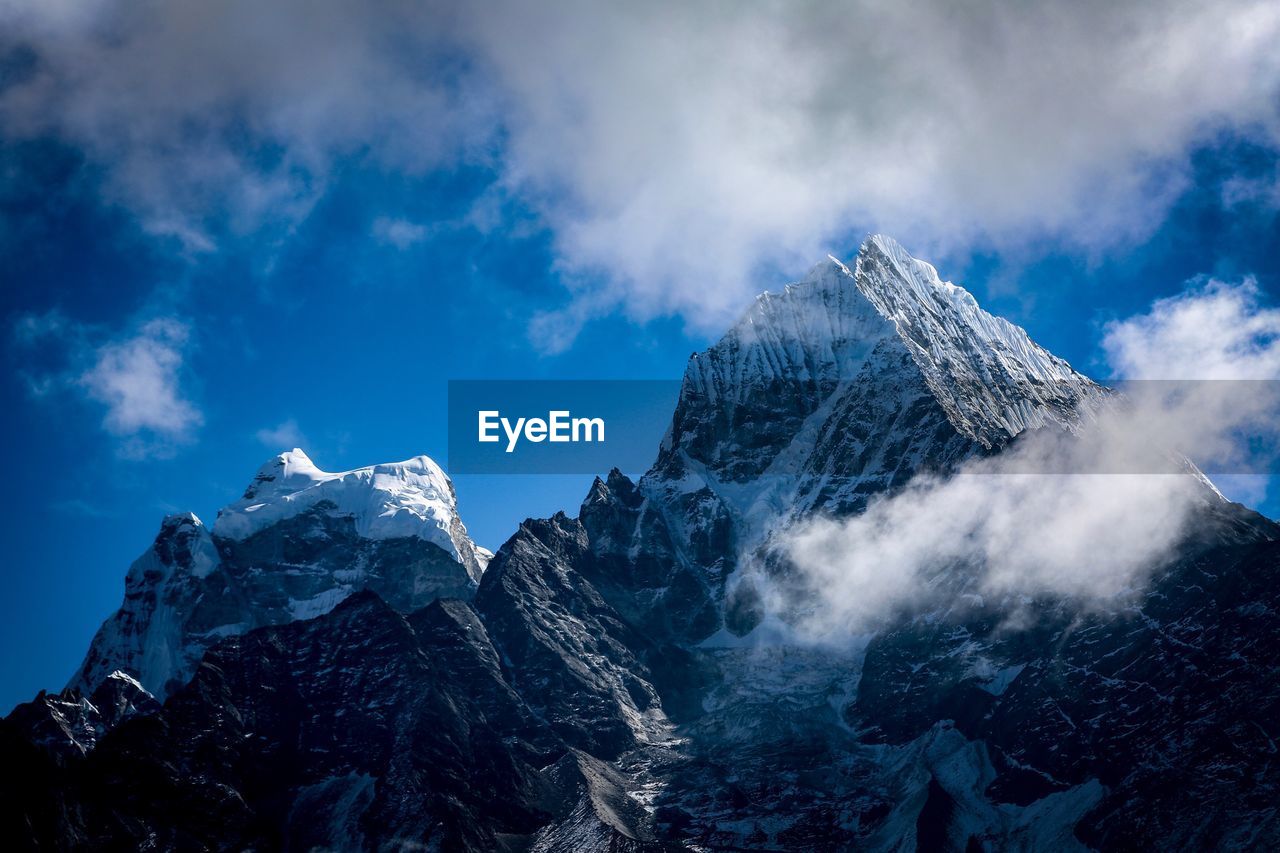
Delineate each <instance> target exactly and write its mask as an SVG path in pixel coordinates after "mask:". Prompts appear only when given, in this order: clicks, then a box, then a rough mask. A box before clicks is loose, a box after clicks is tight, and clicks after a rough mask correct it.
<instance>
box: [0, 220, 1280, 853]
mask: <svg viewBox="0 0 1280 853" xmlns="http://www.w3.org/2000/svg"><path fill="white" fill-rule="evenodd" d="M1109 396H1110V392H1109V391H1108V390H1107V389H1104V388H1102V387H1101V386H1098V385H1096V384H1095V383H1093V382H1092V381H1090V380H1089V379H1087V378H1086V377H1084V376H1082V375H1081V374H1079V373H1076V372H1075V371H1073V370H1072V369H1071V368H1070V366H1069V365H1067V364H1066V363H1065V362H1063V361H1062V360H1060V359H1058V358H1056V357H1054V356H1052V355H1051V354H1049V353H1047V352H1046V351H1044V350H1043V349H1041V348H1040V347H1038V346H1037V345H1035V344H1034V343H1033V342H1032V341H1031V340H1030V339H1029V338H1028V337H1027V335H1026V333H1025V332H1023V331H1022V330H1021V329H1018V328H1017V327H1015V326H1012V325H1011V324H1009V323H1006V322H1005V321H1003V320H1000V319H998V318H995V317H992V316H991V315H989V314H986V313H985V312H983V311H982V310H981V309H980V308H978V306H977V304H976V303H975V302H974V300H973V298H972V297H971V296H970V295H969V294H968V293H967V292H965V291H964V290H963V289H961V288H959V287H956V286H954V285H951V284H949V283H945V282H942V281H940V280H939V279H938V277H937V274H936V272H934V270H933V268H932V267H930V266H929V265H928V264H925V263H923V262H921V261H918V260H915V259H914V258H911V257H910V256H909V255H907V254H906V252H905V251H903V250H902V248H901V247H899V246H897V244H895V243H893V242H892V241H890V240H887V239H885V238H880V237H875V238H871V239H870V240H868V241H867V242H866V243H865V244H864V245H863V247H862V249H861V251H860V252H859V255H858V257H857V259H856V260H855V261H854V262H853V263H852V264H850V265H845V264H841V263H839V262H836V261H834V260H832V261H831V262H829V263H826V262H824V263H823V264H820V265H819V266H818V267H816V268H815V269H814V270H813V271H812V272H811V273H810V274H809V276H808V277H807V278H806V279H805V280H804V281H802V282H800V283H798V284H795V285H792V286H790V287H788V288H787V289H786V290H785V291H783V292H782V293H780V294H765V295H763V296H761V297H760V298H759V299H758V300H757V302H756V304H755V305H754V306H753V307H752V308H751V309H750V310H749V311H748V313H747V314H746V315H745V316H744V317H743V319H742V320H741V321H740V322H739V323H738V324H737V325H736V326H735V327H734V328H733V329H732V330H730V331H729V333H728V334H726V335H725V337H724V339H723V340H721V341H720V342H719V343H717V344H716V345H715V346H713V347H711V348H710V349H708V350H707V351H706V352H704V353H700V354H698V355H695V356H694V357H693V358H692V359H691V360H690V363H689V366H688V369H687V372H686V375H685V379H684V386H683V390H682V393H681V397H680V401H679V404H678V407H677V409H676V411H675V412H674V414H673V418H672V425H671V428H670V430H669V432H668V434H667V436H666V438H665V439H664V441H663V443H662V446H661V448H660V449H659V451H658V456H657V461H656V463H655V465H654V467H653V468H652V469H651V470H650V471H649V472H648V473H647V474H646V475H644V476H643V477H642V478H641V479H640V481H639V482H633V481H632V480H631V479H629V478H628V477H626V476H625V475H623V474H622V473H621V472H619V471H616V470H615V471H613V472H611V473H609V474H608V476H607V477H606V478H605V479H598V480H596V481H595V483H593V485H592V486H591V488H590V490H589V492H588V494H587V496H586V498H585V500H584V501H583V504H582V506H581V508H580V510H579V513H578V516H577V518H571V517H569V516H567V515H565V514H564V513H560V514H557V515H556V516H554V517H553V518H550V519H541V520H535V519H531V520H528V521H526V522H525V523H523V524H522V525H521V526H520V528H519V530H517V531H516V533H515V534H514V535H513V536H512V537H511V538H510V539H509V540H508V541H507V543H506V544H505V545H504V546H503V547H502V548H501V549H500V550H499V551H498V553H497V554H496V555H494V556H493V557H492V562H491V563H489V564H488V568H487V569H485V568H484V564H485V562H486V558H487V557H488V555H487V553H486V552H483V551H482V550H481V549H477V548H475V546H473V545H472V544H471V543H470V542H469V540H467V539H466V537H465V529H464V528H462V526H461V522H459V521H458V520H457V515H456V511H455V508H454V505H453V499H452V490H451V488H448V486H447V479H444V476H443V474H442V473H438V471H439V469H437V468H435V467H434V465H433V464H427V463H429V460H426V461H425V462H424V461H423V460H422V459H421V458H420V459H418V460H410V461H409V462H407V463H401V464H399V465H392V466H375V467H374V468H369V469H360V470H359V471H356V472H346V473H344V474H326V473H324V472H320V471H318V469H315V467H314V465H311V463H310V460H307V459H306V458H305V456H299V455H295V454H298V453H299V452H297V451H295V452H294V454H284V455H283V456H282V457H280V458H279V459H277V460H274V461H273V462H272V463H268V465H267V466H265V467H264V468H263V470H262V471H260V472H259V475H258V477H257V478H256V479H255V481H254V483H253V484H252V485H251V486H250V488H249V489H248V490H247V491H246V493H245V496H244V498H243V499H242V500H241V501H239V502H237V503H236V504H233V505H232V506H231V507H228V508H227V509H226V510H225V511H224V513H223V514H222V515H221V516H220V518H219V522H218V524H217V525H216V526H215V528H214V530H213V531H212V532H210V531H208V530H206V529H205V528H204V526H203V525H201V524H200V523H199V521H198V520H196V519H194V517H190V516H179V517H172V518H170V519H167V520H166V522H165V525H164V527H163V528H162V530H161V535H160V536H159V537H158V538H157V540H156V543H155V544H154V545H153V546H152V548H151V549H150V550H149V551H148V552H147V553H146V554H145V555H144V556H143V557H142V558H140V559H139V561H138V563H136V564H135V566H134V568H133V569H132V570H131V571H130V575H129V580H128V581H127V585H126V600H125V604H124V606H123V607H122V608H121V610H120V612H119V613H118V614H117V615H116V616H114V617H113V618H112V619H111V620H108V623H107V624H106V625H104V627H103V630H102V632H100V634H99V637H98V638H97V639H96V640H95V643H94V646H93V648H92V649H91V650H90V654H89V657H88V659H87V660H86V663H85V667H84V668H83V670H82V672H81V674H80V675H79V676H78V681H77V682H76V683H77V684H80V683H83V684H96V683H98V682H101V683H103V687H102V688H99V692H94V693H92V695H90V696H89V698H88V699H85V698H84V696H85V695H86V694H85V693H84V692H83V691H80V690H77V689H69V690H67V691H64V692H63V693H62V694H59V695H57V696H47V695H42V696H41V697H38V698H37V700H36V701H35V702H33V703H29V704H28V705H25V706H22V707H21V708H19V709H18V710H16V711H15V712H14V714H13V715H11V717H10V718H9V719H8V720H5V721H3V722H0V761H2V762H3V766H5V767H6V768H9V769H8V772H7V773H6V774H0V779H3V784H4V785H5V787H4V788H3V789H0V820H3V821H4V825H5V826H12V827H18V830H17V832H16V834H15V837H17V838H18V839H19V841H20V842H26V843H27V844H28V845H29V846H43V847H48V848H56V847H61V848H70V847H88V848H94V847H97V848H103V849H116V848H121V847H125V848H135V847H139V846H149V847H151V848H158V849H188V848H190V849H225V850H232V849H236V850H238V849H248V848H252V849H258V850H274V849H282V850H283V849H313V848H321V849H388V848H403V847H422V848H424V849H429V850H454V849H466V850H513V851H514V850H533V851H571V850H572V851H579V850H588V851H592V850H594V851H666V850H709V849H742V850H751V849H761V850H796V851H801V850H803V851H810V850H853V849H856V850H886V851H888V850H894V851H900V850H911V849H915V850H924V851H933V850H964V851H970V850H1004V849H1021V850H1053V851H1058V850H1082V849H1090V848H1095V849H1202V848H1209V849H1236V848H1257V849H1270V848H1274V847H1277V846H1280V823H1278V821H1277V817H1276V812H1275V808H1274V802H1275V796H1276V792H1277V787H1278V786H1280V773H1278V771H1277V765H1276V764H1275V762H1274V757H1275V744H1274V739H1275V738H1276V736H1277V733H1276V732H1275V731H1274V730H1273V727H1271V724H1270V722H1269V721H1271V720H1273V719H1276V718H1277V716H1278V714H1280V707H1278V704H1280V672H1277V670H1276V664H1275V661H1277V660H1280V640H1278V639H1277V638H1280V583H1278V582H1277V581H1280V528H1277V527H1276V525H1274V524H1272V523H1271V522H1269V521H1267V520H1266V519H1263V518H1261V517H1260V516H1258V515H1257V514H1255V513H1251V512H1249V511H1248V510H1246V509H1244V508H1243V507H1239V506H1237V505H1233V504H1229V503H1228V502H1226V501H1225V499H1222V498H1221V496H1220V495H1217V493H1216V492H1214V491H1212V489H1211V488H1210V487H1208V486H1207V481H1206V485H1205V501H1204V502H1203V506H1202V507H1201V508H1200V510H1199V511H1198V514H1197V515H1196V516H1195V523H1194V525H1193V529H1192V530H1191V531H1190V532H1189V535H1188V536H1187V538H1186V540H1185V541H1184V542H1183V544H1182V545H1181V547H1180V548H1179V549H1177V551H1176V553H1174V554H1173V555H1172V556H1171V558H1170V559H1168V560H1167V562H1166V563H1165V564H1164V565H1162V566H1161V567H1160V568H1159V570H1158V571H1156V572H1155V574H1154V575H1153V577H1152V579H1151V581H1150V583H1149V584H1148V585H1147V586H1146V587H1144V588H1143V589H1141V590H1137V591H1135V593H1134V595H1132V596H1130V597H1129V598H1126V599H1124V600H1123V601H1117V603H1116V604H1115V606H1114V607H1112V608H1111V609H1110V610H1108V609H1107V608H1105V607H1092V608H1087V609H1086V608H1081V607H1079V606H1078V605H1074V604H1072V603H1071V602H1070V601H1068V600H1064V599H1055V598H1052V597H1049V596H1044V597H1042V598H1039V599H1032V598H1030V597H1026V596H1023V597H1018V598H1017V600H1012V599H1011V598H1010V597H1006V598H997V597H994V596H990V595H987V596H984V595H982V594H981V593H982V590H981V589H980V588H979V587H978V585H977V579H978V578H979V577H980V575H979V574H978V572H977V569H978V568H980V567H976V566H973V565H968V564H956V565H945V566H940V567H938V568H937V570H936V573H935V574H934V575H931V576H930V577H928V578H927V580H928V583H929V584H930V585H931V587H932V588H933V589H934V590H936V591H937V592H938V593H939V594H938V595H936V596H934V597H933V598H931V599H930V601H929V602H928V603H927V604H920V605H918V606H917V605H911V606H907V607H904V608H903V609H902V610H901V612H895V613H893V614H886V618H885V619H884V620H883V622H882V624H881V625H879V626H878V627H877V628H875V629H874V630H869V631H868V633H866V634H865V635H859V636H857V637H853V638H851V639H849V640H847V641H844V642H840V643H814V642H806V641H803V640H802V639H800V638H799V635H797V634H795V633H788V632H786V631H785V630H780V629H779V620H782V619H785V617H786V616H787V614H786V613H783V614H779V613H777V612H773V613H770V612H769V607H770V604H769V602H768V601H766V600H765V597H764V593H763V592H761V591H759V590H755V589H753V588H752V587H751V586H750V585H748V584H746V583H744V582H741V581H742V577H743V574H742V570H743V568H744V566H747V565H757V566H758V565H760V564H763V565H764V567H765V569H766V570H768V571H769V572H771V573H772V574H771V577H772V579H773V580H774V581H775V582H776V583H778V584H786V583H788V581H789V576H788V574H787V571H786V566H785V565H774V564H773V563H770V562H769V561H770V560H771V559H773V557H771V553H772V552H771V551H770V544H771V541H772V537H774V536H776V535H777V533H778V531H779V530H784V529H786V527H787V526H788V525H791V524H794V523H796V522H798V521H802V520H804V519H807V518H810V517H812V516H813V515H815V514H825V515H830V516H833V517H836V518H842V517H849V516H852V515H855V514H857V513H861V512H863V511H864V509H865V508H866V506H867V503H868V501H870V500H873V499H875V498H876V497H877V496H880V495H885V494H889V493H892V492H894V491H895V490H897V489H899V488H901V487H902V486H903V485H905V484H906V483H907V482H909V481H910V480H911V478H913V477H915V476H917V475H919V474H921V473H925V472H927V473H930V474H933V475H936V476H939V477H946V476H947V475H949V474H950V473H951V472H953V471H955V469H956V468H957V467H958V466H959V465H961V464H963V463H965V462H966V461H968V460H972V459H974V458H976V457H983V456H991V455H996V454H1000V453H1002V452H1006V451H1007V448H1008V447H1009V445H1010V443H1011V442H1014V441H1015V440H1016V439H1017V438H1018V437H1019V436H1022V435H1025V434H1027V433H1028V432H1030V431H1035V430H1045V429H1047V430H1065V431H1067V432H1070V433H1073V434H1075V433H1078V432H1079V430H1080V425H1081V422H1082V419H1085V418H1087V417H1088V416H1089V413H1090V412H1091V411H1094V410H1095V409H1096V408H1097V407H1099V406H1103V405H1106V404H1107V400H1108V398H1109ZM1082 440H1083V439H1082ZM838 556H839V555H834V554H833V555H832V557H833V559H836V558H837V557H838ZM894 569H895V567H894V566H891V565H888V566H885V567H884V571H886V572H892V571H894ZM482 570H483V573H482ZM810 592H812V594H813V595H815V596H821V595H822V590H812V591H810ZM804 603H805V602H804V601H800V602H798V603H797V602H791V604H792V606H796V607H802V606H803V605H804ZM810 603H812V602H810ZM766 615H768V616H769V617H770V618H766ZM114 669H123V670H125V671H126V672H129V673H134V674H136V675H137V676H138V677H139V681H140V682H141V684H138V683H136V682H134V681H132V680H130V679H127V678H125V676H123V675H113V676H111V678H106V675H107V673H109V672H111V671H112V670H114ZM104 679H105V681H104ZM143 687H146V688H148V689H151V690H153V692H156V691H158V694H157V695H167V697H168V698H167V700H166V702H165V704H164V707H163V708H159V707H157V706H156V705H155V704H154V703H152V702H150V701H149V696H148V694H146V693H145V691H143V690H142V688H143ZM103 691H105V692H103ZM100 693H101V695H100ZM112 709H115V710H112ZM18 780H21V782H22V784H18V783H17V782H18Z"/></svg>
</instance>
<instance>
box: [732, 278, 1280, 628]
mask: <svg viewBox="0 0 1280 853" xmlns="http://www.w3.org/2000/svg"><path fill="white" fill-rule="evenodd" d="M1277 328H1278V326H1277V314H1276V312H1275V311H1274V309H1269V308H1266V307H1264V306H1262V305H1260V304H1259V303H1258V300H1257V293H1256V290H1255V288H1254V287H1253V286H1252V284H1251V283H1248V282H1246V283H1244V284H1239V285H1235V286H1231V285H1226V284H1222V283H1211V284H1209V285H1207V286H1203V287H1199V288H1195V289H1192V290H1189V291H1188V292H1186V293H1185V294H1183V295H1181V296H1178V297H1175V298H1172V299H1165V300H1160V301H1158V302H1156V303H1155V304H1154V305H1153V306H1152V308H1151V310H1150V311H1149V312H1148V313H1146V314H1143V315H1140V316H1137V317H1133V318H1130V319H1127V320H1125V321H1122V322H1118V323H1114V324H1112V325H1111V326H1109V327H1108V329H1107V331H1106V337H1105V340H1104V348H1105V350H1106V352H1107V353H1108V354H1109V356H1110V357H1111V358H1112V359H1113V361H1112V364H1113V366H1114V367H1115V368H1116V369H1117V371H1118V372H1119V373H1121V374H1122V375H1132V376H1136V377H1140V378H1160V379H1198V378H1202V377H1203V378H1208V379H1211V380H1220V379H1227V378H1239V377H1244V378H1247V379H1250V380H1257V381H1247V382H1240V381H1197V382H1139V383H1136V384H1133V385H1130V386H1127V387H1126V400H1125V402H1124V404H1123V405H1117V406H1109V407H1106V408H1105V409H1104V410H1102V411H1101V412H1099V413H1098V416H1097V417H1096V418H1093V419H1091V423H1090V426H1089V428H1088V429H1087V431H1086V432H1085V433H1084V434H1083V436H1082V437H1081V438H1079V439H1077V438H1076V437H1073V436H1070V435H1069V434H1066V433H1063V432H1060V431H1057V430H1041V431H1039V432H1037V433H1033V434H1031V435H1028V436H1024V437H1023V438H1022V440H1020V441H1019V442H1018V443H1017V444H1015V445H1013V446H1012V448H1011V449H1009V450H1006V451H1005V452H1004V453H1002V454H1000V455H998V456H996V457H993V458H990V459H983V460H978V461H975V462H973V463H970V464H968V465H967V466H965V467H964V468H962V470H961V472H960V473H959V474H958V475H956V476H954V477H951V478H949V479H937V478H933V477H922V478H917V480H915V481H914V482H912V483H911V484H909V485H908V486H907V487H906V488H905V489H903V490H902V491H901V492H899V493H897V494H895V495H893V496H889V497H885V498H882V499H879V500H877V501H874V502H873V503H872V504H871V505H870V506H869V507H868V509H867V510H866V512H865V513H863V514H862V515H859V516H856V517H853V518H849V519H842V520H834V519H817V520H814V521H812V522H810V523H807V524H803V525H801V526H799V527H797V528H795V529H794V530H791V531H790V532H788V533H786V534H785V535H783V536H782V537H781V539H780V542H779V547H780V548H781V549H782V552H783V553H784V554H785V555H786V556H787V557H788V558H789V559H790V561H791V563H792V564H793V565H794V566H795V567H796V568H797V569H798V571H799V576H800V578H801V579H802V580H803V581H806V582H807V583H806V584H805V585H804V586H803V587H802V589H805V590H810V591H820V592H821V594H820V595H819V596H816V600H817V601H818V604H817V605H816V609H814V610H811V611H810V613H809V616H808V617H807V618H806V621H805V624H804V626H803V627H804V628H806V629H807V630H808V631H810V632H812V633H814V634H816V635H822V636H828V635H830V634H832V633H841V632H844V631H855V632H856V631H860V630H865V629H867V628H869V627H872V626H874V625H875V624H876V623H877V622H878V621H879V620H880V619H882V618H884V617H885V616H886V615H887V614H889V613H892V612H893V611H894V610H895V609H897V608H900V607H906V606H919V605H931V606H946V604H947V602H948V601H950V600H953V599H951V598H950V596H953V595H954V593H955V590H954V588H952V587H949V586H948V584H949V583H950V582H951V581H952V580H954V578H955V577H956V576H957V573H961V574H963V573H965V572H972V573H973V574H972V577H973V582H972V585H971V587H970V588H969V591H971V592H975V593H978V594H982V595H995V596H1008V597H1010V598H1011V600H1012V601H1015V602H1016V601H1018V600H1020V599H1021V598H1022V597H1025V596H1041V595H1049V596H1055V597H1063V598H1067V599H1070V600H1073V601H1075V602H1077V603H1078V604H1079V605H1081V606H1085V607H1108V606H1114V605H1116V604H1117V603H1118V602H1119V601H1122V600H1123V599H1124V597H1125V596H1126V595H1129V594H1132V593H1133V592H1135V591H1139V590H1141V589H1142V588H1143V586H1144V584H1145V583H1146V581H1147V580H1148V578H1149V576H1150V573H1151V572H1152V571H1153V570H1155V569H1156V568H1157V567H1158V566H1159V565H1160V564H1161V563H1162V561H1164V560H1165V559H1167V558H1168V557H1169V556H1170V554H1172V553H1173V551H1174V549H1176V548H1177V546H1178V545H1179V544H1180V543H1181V542H1182V541H1183V539H1184V537H1185V536H1186V534H1187V533H1188V531H1189V525H1191V524H1192V523H1194V521H1195V519H1196V518H1197V517H1198V513H1199V511H1200V510H1201V508H1203V507H1204V506H1205V505H1206V502H1209V503H1212V501H1213V500H1214V499H1213V492H1212V490H1211V487H1210V486H1209V485H1208V484H1207V482H1206V481H1204V480H1202V479H1201V477H1200V475H1198V474H1193V473H1181V474H1179V473H1159V472H1160V471H1166V472H1169V471H1177V470H1178V469H1179V468H1180V466H1181V464H1182V463H1181V462H1180V461H1179V460H1180V459H1181V458H1182V457H1181V456H1179V455H1178V454H1179V452H1186V453H1187V454H1189V455H1191V456H1193V457H1194V458H1195V459H1196V460H1197V461H1198V462H1201V461H1203V460H1206V459H1208V460H1210V462H1211V463H1212V464H1216V465H1221V466H1226V467H1227V468H1228V469H1230V470H1234V471H1237V472H1240V471H1245V472H1247V471H1250V470H1252V471H1255V472H1256V471H1258V470H1260V469H1259V468H1258V467H1252V468H1251V467H1250V466H1251V465H1252V466H1257V465H1260V464H1267V463H1270V462H1274V461H1275V460H1274V458H1273V457H1272V458H1255V454H1256V453H1257V448H1256V446H1255V444H1253V443H1251V441H1250V440H1251V439H1253V440H1257V439H1262V442H1261V444H1262V445H1263V446H1264V447H1266V446H1271V447H1274V446H1275V445H1276V444H1277V440H1280V434H1278V433H1277V426H1278V424H1280V418H1277V412H1278V411H1280V390H1278V389H1277V387H1276V386H1277V385H1278V384H1280V383H1277V382H1276V381H1275V380H1277V379H1280V360H1277V359H1280V336H1278V335H1277V334H1276V332H1277ZM1183 354H1185V357H1184V356H1183ZM1242 439H1243V440H1242ZM1046 472H1050V473H1046ZM1052 472H1063V473H1052ZM1249 478H1250V479H1252V480H1254V481H1255V482H1253V484H1252V485H1253V487H1254V488H1256V487H1257V485H1258V483H1257V482H1256V474H1254V475H1249ZM753 580H754V581H755V582H756V583H757V584H758V585H762V586H764V588H765V589H766V590H768V592H769V596H770V597H771V600H772V601H773V606H774V607H777V608H780V609H781V608H785V607H788V606H790V605H793V604H794V601H792V600H791V598H792V596H793V595H794V593H793V592H792V591H789V590H786V589H778V588H775V587H773V586H771V585H769V584H768V582H767V581H766V580H764V579H763V578H761V577H755V578H753Z"/></svg>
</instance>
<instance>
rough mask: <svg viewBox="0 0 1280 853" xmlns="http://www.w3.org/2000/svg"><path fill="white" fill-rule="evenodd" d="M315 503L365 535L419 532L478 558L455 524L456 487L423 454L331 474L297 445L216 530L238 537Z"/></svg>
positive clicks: (462, 558) (457, 553)
mask: <svg viewBox="0 0 1280 853" xmlns="http://www.w3.org/2000/svg"><path fill="white" fill-rule="evenodd" d="M317 508H319V509H321V510H322V511H323V512H325V513H327V514H328V515H331V516H335V517H337V516H345V517H350V518H351V519H353V520H354V521H355V528H356V534H357V535H359V536H361V537H364V538H365V539H398V538H401V537H408V536H416V537H418V538H419V539H425V540H426V541H428V542H431V543H434V544H436V545H439V546H440V547H441V548H443V549H445V550H446V551H448V552H449V553H451V554H453V555H454V557H456V558H457V559H458V561H459V562H461V563H464V564H465V563H469V562H471V561H472V560H473V559H474V555H473V554H472V553H471V552H473V551H474V546H473V545H472V544H471V542H470V540H469V539H467V538H466V535H465V530H464V531H459V530H458V529H457V526H458V512H457V506H456V501H455V499H454V495H453V486H452V484H450V482H449V478H448V477H446V476H445V473H444V471H442V470H440V466H439V465H437V464H436V463H435V462H433V461H432V460H431V459H430V458H429V457H426V456H415V457H413V458H412V459H408V460H406V461H404V462H393V463H389V464H385V465H373V466H370V467H368V468H357V469H355V470H353V471H342V472H340V473H336V474H331V473H329V472H327V471H321V470H320V469H319V468H317V467H316V465H315V463H314V462H312V461H311V458H310V457H308V456H307V454H306V453H304V452H303V451H302V450H301V449H299V448H296V447H295V448H294V449H293V450H290V451H288V452H286V453H281V454H280V455H279V456H277V457H276V458H274V459H272V460H271V461H270V462H268V463H267V464H265V465H263V466H262V468H261V469H259V470H258V473H257V475H256V476H255V477H254V478H253V482H252V483H251V484H250V485H249V488H248V489H247V490H246V491H245V493H244V497H242V498H241V499H240V500H238V501H236V502H235V503H233V504H231V505H230V506H227V507H225V508H223V509H222V510H221V511H220V512H219V513H218V520H217V521H216V522H215V523H214V526H213V532H214V534H215V535H216V536H219V537H222V538H224V539H231V540H236V541H241V540H244V539H248V538H249V537H250V536H252V535H253V534H255V533H259V532H261V531H263V530H266V529H267V528H268V527H271V526H272V525H273V524H277V523H279V522H280V521H283V520H284V519H286V518H292V517H295V516H297V515H300V514H302V513H304V512H307V511H308V510H313V509H317ZM477 579H478V577H477Z"/></svg>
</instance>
